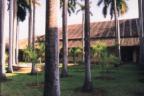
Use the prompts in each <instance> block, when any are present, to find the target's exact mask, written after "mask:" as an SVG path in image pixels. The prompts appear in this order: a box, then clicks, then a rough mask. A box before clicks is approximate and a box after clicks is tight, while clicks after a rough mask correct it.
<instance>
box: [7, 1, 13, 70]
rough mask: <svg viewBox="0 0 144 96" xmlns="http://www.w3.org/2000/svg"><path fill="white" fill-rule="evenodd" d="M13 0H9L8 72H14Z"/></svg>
mask: <svg viewBox="0 0 144 96" xmlns="http://www.w3.org/2000/svg"><path fill="white" fill-rule="evenodd" d="M13 3H14V2H13V0H10V1H9V62H8V69H7V72H8V73H12V72H13V67H12V65H13V60H12V59H13V58H12V57H13V55H12V53H13V50H12V49H13V42H12V38H13Z"/></svg>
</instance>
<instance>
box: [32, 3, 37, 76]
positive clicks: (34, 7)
mask: <svg viewBox="0 0 144 96" xmlns="http://www.w3.org/2000/svg"><path fill="white" fill-rule="evenodd" d="M32 5H33V33H32V48H33V51H35V11H36V4H35V1H32ZM36 72H37V70H36V67H35V62H32V68H31V74H32V75H34V74H36Z"/></svg>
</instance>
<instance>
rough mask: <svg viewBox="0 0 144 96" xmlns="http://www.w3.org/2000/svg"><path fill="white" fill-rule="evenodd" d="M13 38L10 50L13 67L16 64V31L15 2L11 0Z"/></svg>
mask: <svg viewBox="0 0 144 96" xmlns="http://www.w3.org/2000/svg"><path fill="white" fill-rule="evenodd" d="M13 8H14V9H13V38H12V42H13V46H12V47H13V48H12V55H13V56H12V62H13V65H15V64H16V59H15V57H16V54H15V53H16V33H17V32H16V30H17V0H13Z"/></svg>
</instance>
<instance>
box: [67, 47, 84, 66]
mask: <svg viewBox="0 0 144 96" xmlns="http://www.w3.org/2000/svg"><path fill="white" fill-rule="evenodd" d="M69 52H70V54H71V56H72V57H73V62H74V64H76V63H77V60H76V57H77V56H78V55H79V54H81V53H82V48H80V47H73V48H71V49H70V50H69Z"/></svg>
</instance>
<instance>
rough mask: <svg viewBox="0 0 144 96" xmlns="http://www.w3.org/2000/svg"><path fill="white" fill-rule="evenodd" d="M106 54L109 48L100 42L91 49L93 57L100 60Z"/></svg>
mask: <svg viewBox="0 0 144 96" xmlns="http://www.w3.org/2000/svg"><path fill="white" fill-rule="evenodd" d="M105 52H107V46H106V44H105V43H101V42H98V43H96V44H95V45H93V46H92V47H91V53H92V55H93V56H94V57H97V58H98V59H100V58H101V57H102V56H103V54H105Z"/></svg>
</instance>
